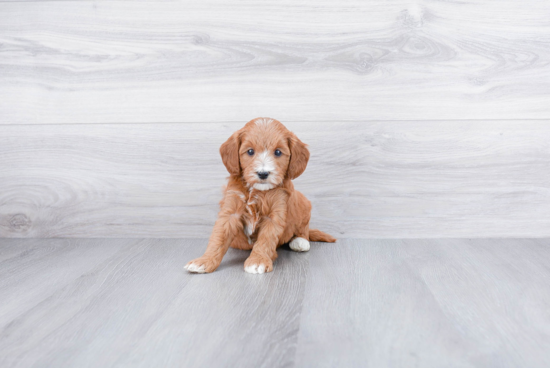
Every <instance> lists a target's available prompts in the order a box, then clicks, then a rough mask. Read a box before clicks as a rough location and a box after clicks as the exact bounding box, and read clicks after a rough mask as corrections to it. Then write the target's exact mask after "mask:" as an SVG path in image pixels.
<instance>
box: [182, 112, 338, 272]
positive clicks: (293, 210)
mask: <svg viewBox="0 0 550 368" xmlns="http://www.w3.org/2000/svg"><path fill="white" fill-rule="evenodd" d="M220 154H221V156H222V160H223V163H224V165H225V167H226V168H227V171H229V173H230V174H231V176H230V177H229V181H228V184H227V186H226V187H225V189H224V198H223V199H222V200H221V202H220V212H219V214H218V219H217V221H216V223H215V225H214V230H213V231H212V235H211V237H210V240H209V242H208V246H207V248H206V252H205V253H204V255H203V256H202V257H200V258H197V259H195V260H193V261H191V262H189V263H188V264H187V265H186V266H185V268H186V269H187V270H188V271H189V272H194V273H208V272H213V271H215V270H216V269H217V268H218V266H219V265H220V263H221V261H222V258H223V256H224V255H225V253H226V252H227V249H228V248H229V247H233V248H237V249H244V250H252V252H251V254H250V257H248V259H247V260H246V262H245V263H244V269H245V271H246V272H249V273H264V272H271V271H273V261H275V259H276V258H277V248H278V247H280V246H281V245H283V244H285V243H289V242H290V243H289V246H290V248H291V249H292V250H294V251H299V252H304V251H308V250H309V242H310V241H321V242H330V243H333V242H335V241H336V239H334V238H333V237H332V236H330V235H328V234H326V233H324V232H322V231H320V230H314V229H310V228H309V219H310V216H311V203H310V202H309V200H308V199H307V198H306V197H305V196H304V195H303V194H302V193H300V192H298V191H297V190H295V189H294V185H293V184H292V179H296V178H297V177H298V176H300V175H301V174H302V173H303V172H304V170H305V169H306V166H307V163H308V160H309V151H308V149H307V147H306V145H305V144H304V143H303V142H302V141H301V140H300V139H298V137H296V135H295V134H294V133H292V132H290V131H289V130H288V129H286V128H285V126H284V125H283V124H281V123H280V122H279V121H277V120H274V119H270V118H256V119H253V120H251V121H249V122H248V123H247V124H246V125H245V126H244V127H243V128H242V129H240V130H238V131H237V132H235V133H234V134H233V135H232V136H231V137H229V139H228V140H227V141H226V142H225V143H224V144H222V146H221V147H220Z"/></svg>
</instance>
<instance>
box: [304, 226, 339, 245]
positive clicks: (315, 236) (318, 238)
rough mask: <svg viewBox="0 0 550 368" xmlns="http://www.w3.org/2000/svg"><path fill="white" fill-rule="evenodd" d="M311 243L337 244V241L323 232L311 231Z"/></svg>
mask: <svg viewBox="0 0 550 368" xmlns="http://www.w3.org/2000/svg"><path fill="white" fill-rule="evenodd" d="M309 241H314V242H325V243H335V242H336V239H335V238H333V237H332V236H330V235H329V234H327V233H324V232H322V231H321V230H316V229H309Z"/></svg>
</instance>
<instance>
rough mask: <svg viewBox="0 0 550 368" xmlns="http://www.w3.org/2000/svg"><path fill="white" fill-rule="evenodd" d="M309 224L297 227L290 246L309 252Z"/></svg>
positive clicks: (294, 249)
mask: <svg viewBox="0 0 550 368" xmlns="http://www.w3.org/2000/svg"><path fill="white" fill-rule="evenodd" d="M308 239H309V224H306V225H305V226H302V228H301V229H300V228H299V229H297V231H296V234H295V236H294V238H293V239H292V240H291V241H290V243H289V244H288V246H289V247H290V249H292V250H293V251H295V252H307V251H308V250H309V248H310V246H309V240H308Z"/></svg>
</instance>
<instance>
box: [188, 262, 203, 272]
mask: <svg viewBox="0 0 550 368" xmlns="http://www.w3.org/2000/svg"><path fill="white" fill-rule="evenodd" d="M185 269H186V270H187V271H189V272H193V273H205V272H206V270H205V267H204V265H200V266H199V265H198V264H196V263H189V264H188V265H186V266H185Z"/></svg>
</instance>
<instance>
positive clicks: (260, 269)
mask: <svg viewBox="0 0 550 368" xmlns="http://www.w3.org/2000/svg"><path fill="white" fill-rule="evenodd" d="M244 270H245V271H246V272H248V273H266V272H271V271H273V261H272V260H271V259H269V258H265V257H261V256H257V255H255V254H251V255H250V257H248V259H247V260H246V261H245V262H244Z"/></svg>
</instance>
